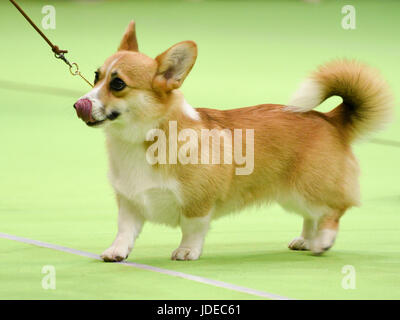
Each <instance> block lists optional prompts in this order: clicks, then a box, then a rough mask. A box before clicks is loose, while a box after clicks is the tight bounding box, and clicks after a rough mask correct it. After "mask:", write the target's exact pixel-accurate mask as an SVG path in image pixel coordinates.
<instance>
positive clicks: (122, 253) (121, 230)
mask: <svg viewBox="0 0 400 320" xmlns="http://www.w3.org/2000/svg"><path fill="white" fill-rule="evenodd" d="M117 199H118V207H119V211H118V233H117V236H116V237H115V240H114V242H113V243H112V245H111V246H110V247H109V248H108V249H107V250H106V251H104V252H103V254H102V255H101V258H102V259H103V260H104V261H106V262H118V261H122V260H124V259H126V258H127V257H128V255H129V253H130V252H131V251H132V248H133V245H134V242H135V240H136V238H137V236H138V235H139V233H140V231H141V230H142V227H143V223H144V218H143V217H142V216H141V215H140V213H139V210H138V209H137V208H135V206H134V205H133V204H132V203H130V202H129V201H128V200H126V199H125V198H123V197H120V196H117Z"/></svg>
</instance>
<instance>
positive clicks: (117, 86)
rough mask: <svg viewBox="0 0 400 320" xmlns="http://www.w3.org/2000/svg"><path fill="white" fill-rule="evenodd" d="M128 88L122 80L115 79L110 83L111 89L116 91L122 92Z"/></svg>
mask: <svg viewBox="0 0 400 320" xmlns="http://www.w3.org/2000/svg"><path fill="white" fill-rule="evenodd" d="M125 87H126V84H125V82H124V81H123V80H121V79H120V78H114V79H112V80H111V82H110V88H111V90H114V91H121V90H123V89H124V88H125Z"/></svg>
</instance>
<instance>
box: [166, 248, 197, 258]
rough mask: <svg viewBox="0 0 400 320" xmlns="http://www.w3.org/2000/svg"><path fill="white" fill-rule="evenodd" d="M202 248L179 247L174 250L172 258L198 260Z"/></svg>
mask: <svg viewBox="0 0 400 320" xmlns="http://www.w3.org/2000/svg"><path fill="white" fill-rule="evenodd" d="M200 254H201V252H200V250H198V249H196V248H181V247H179V248H178V249H176V250H175V251H174V252H172V256H171V259H172V260H197V259H198V258H199V257H200Z"/></svg>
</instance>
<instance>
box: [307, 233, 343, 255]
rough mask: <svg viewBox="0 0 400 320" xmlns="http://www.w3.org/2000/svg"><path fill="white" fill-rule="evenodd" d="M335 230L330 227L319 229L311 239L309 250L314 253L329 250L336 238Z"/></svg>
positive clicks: (318, 253) (319, 253) (317, 253)
mask: <svg viewBox="0 0 400 320" xmlns="http://www.w3.org/2000/svg"><path fill="white" fill-rule="evenodd" d="M336 234H337V231H336V230H331V229H323V230H320V231H319V232H318V234H317V236H316V237H315V239H313V240H312V241H311V248H310V249H311V251H312V253H313V254H314V255H321V254H323V253H324V252H325V251H327V250H329V249H330V248H331V247H332V246H333V244H334V242H335V239H336Z"/></svg>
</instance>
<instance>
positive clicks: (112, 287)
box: [0, 0, 400, 299]
mask: <svg viewBox="0 0 400 320" xmlns="http://www.w3.org/2000/svg"><path fill="white" fill-rule="evenodd" d="M19 4H20V5H21V6H22V7H23V8H24V9H25V10H26V12H27V13H28V14H29V15H30V16H31V17H32V18H33V20H34V21H36V22H37V23H38V24H40V21H41V19H42V17H43V14H42V13H41V9H42V7H43V6H44V5H48V4H52V5H54V6H55V8H56V19H57V26H56V29H55V30H44V31H45V33H46V35H48V37H49V38H50V39H51V40H52V41H53V42H54V43H55V44H57V45H59V46H60V47H61V48H62V49H64V48H66V49H68V50H70V52H69V53H68V55H67V56H68V58H69V59H70V60H71V61H74V62H77V63H78V64H79V66H80V68H81V71H82V72H83V73H84V74H85V75H86V76H88V77H89V78H90V79H92V77H93V72H94V70H95V69H96V68H97V67H99V66H100V65H102V63H103V61H104V60H105V59H106V58H107V57H108V56H109V55H111V54H112V53H113V52H114V51H115V49H116V48H117V46H118V44H119V41H120V38H121V36H122V33H123V31H124V30H125V28H126V25H127V24H128V22H129V21H130V20H131V19H135V21H136V23H137V32H138V41H139V46H140V49H141V51H142V52H144V53H146V54H148V55H149V56H151V57H155V56H156V55H157V54H159V53H161V52H163V51H164V50H165V49H167V48H168V47H170V46H171V45H173V44H174V43H176V42H179V41H182V40H194V41H196V42H197V44H198V47H199V57H198V60H197V63H196V65H195V67H194V68H193V70H192V72H191V74H190V75H189V76H188V78H187V79H186V82H185V84H184V85H183V87H182V90H183V92H184V93H185V96H186V99H187V100H188V102H189V103H190V104H191V105H193V106H195V107H217V108H235V107H242V106H249V105H254V104H259V103H282V104H285V103H287V102H288V100H289V98H290V96H291V94H292V93H293V92H294V91H295V90H296V88H297V86H298V85H299V83H300V82H301V80H302V79H303V78H304V77H306V76H307V74H308V73H309V72H310V71H312V70H314V69H315V68H316V66H317V65H319V64H321V63H323V62H325V61H328V60H330V59H333V58H338V57H348V58H357V59H359V60H362V61H365V62H367V63H369V64H370V65H372V66H374V67H376V68H378V69H380V70H381V72H382V74H383V75H384V77H385V78H386V79H387V80H388V82H389V83H390V85H391V86H392V88H393V91H394V93H395V97H396V101H398V99H399V94H398V92H399V89H400V80H399V66H400V41H399V31H400V2H399V1H366V0H363V1H352V2H351V4H353V5H354V6H355V8H356V19H357V20H356V23H357V24H356V29H355V30H344V29H343V28H342V27H341V19H342V17H343V14H342V13H341V8H342V6H343V5H345V4H348V1H345V2H343V1H321V3H319V4H311V3H304V2H302V1H297V0H296V1H295V0H293V1H162V2H161V1H159V2H155V1H104V2H96V1H88V2H78V1H43V2H42V1H31V0H30V1H27V0H20V1H19ZM0 12H1V13H0V15H1V19H0V30H2V31H1V34H2V36H1V50H0V66H1V69H0V96H1V102H0V139H1V149H0V232H4V233H10V234H14V235H18V236H22V237H27V238H32V239H37V240H41V241H46V242H50V243H55V244H59V245H63V246H67V247H72V248H76V249H80V250H84V251H89V252H94V253H98V254H100V253H101V252H102V251H103V250H104V249H106V248H107V247H108V246H109V245H110V243H111V242H112V240H113V237H114V235H115V233H116V222H117V221H116V218H117V214H116V211H117V209H116V204H115V201H114V195H113V191H112V189H111V187H110V186H109V184H108V182H107V178H106V172H107V159H106V153H105V147H104V136H103V134H102V132H101V130H95V129H91V128H88V127H87V126H85V125H84V123H83V122H82V121H80V120H79V119H78V118H77V117H76V114H75V111H74V110H73V108H72V105H73V103H74V102H75V101H76V100H77V98H79V97H80V95H82V94H84V93H85V92H86V91H88V90H89V87H88V86H87V84H85V83H84V82H83V81H81V80H79V79H78V78H73V77H72V76H71V75H69V72H68V68H67V67H66V66H65V65H64V64H63V63H62V62H59V61H57V60H56V59H54V57H53V56H52V53H51V51H50V49H49V47H48V46H47V45H46V43H45V42H44V41H43V40H42V39H41V38H40V37H39V36H38V35H37V34H36V32H35V31H34V30H33V29H32V28H31V27H30V26H29V25H28V24H27V22H26V21H25V20H24V19H23V17H22V16H21V15H20V14H19V13H18V12H17V11H16V9H15V8H14V7H13V6H12V5H11V4H10V3H8V2H7V1H2V2H1V4H0ZM47 87H52V88H59V89H60V90H59V91H56V90H55V89H52V90H51V88H47ZM339 101H340V99H337V98H333V99H330V100H329V101H327V102H326V103H324V106H322V109H321V110H328V109H330V108H331V107H332V106H334V105H335V104H337V103H338V102H339ZM375 138H379V139H381V140H379V141H381V142H382V141H383V139H385V140H384V141H389V142H390V141H391V144H390V145H389V144H379V143H376V142H377V141H376V140H372V141H371V140H367V141H365V142H363V143H361V144H358V145H356V146H355V147H354V149H355V153H356V155H357V156H358V158H359V159H360V164H361V170H362V177H361V186H362V200H363V205H362V207H360V208H357V209H352V210H350V211H349V212H348V213H347V214H346V215H345V216H344V217H343V219H342V223H341V230H340V233H339V236H338V239H337V242H336V245H335V246H334V247H333V249H332V250H331V251H329V252H327V253H326V254H325V255H324V256H321V257H315V256H312V255H311V254H310V253H308V252H293V251H290V250H288V249H287V244H288V242H289V241H290V240H291V239H292V238H294V237H295V236H298V234H299V233H300V231H301V218H300V217H298V216H295V215H292V214H288V213H285V212H284V211H283V210H282V209H281V208H279V207H278V206H275V205H273V206H270V207H262V208H257V209H248V210H246V211H245V212H242V213H241V214H240V215H234V216H228V217H226V218H224V219H221V220H218V221H216V222H215V223H214V224H213V226H212V229H211V231H210V233H209V235H208V237H207V239H206V245H205V249H204V254H203V256H202V258H201V259H200V260H199V261H195V262H176V261H170V260H169V258H170V254H171V252H172V250H174V249H175V248H176V247H177V245H178V243H179V240H180V231H179V230H178V229H170V228H167V227H164V226H158V225H151V224H147V225H146V226H145V228H144V231H143V233H142V235H141V236H140V238H139V239H138V241H137V243H136V247H135V249H134V251H133V252H132V254H131V256H130V257H129V261H135V262H139V263H145V264H149V265H153V266H157V267H161V268H166V269H171V270H177V271H182V272H186V273H190V274H194V275H199V276H204V277H208V278H211V279H216V280H221V281H225V282H230V283H233V284H237V285H241V286H246V287H249V288H253V289H258V290H263V291H267V292H271V293H275V294H279V295H282V296H286V297H290V298H295V299H397V298H399V297H400V274H399V271H400V251H399V247H400V213H399V212H398V211H399V209H400V192H399V187H398V182H397V179H398V177H399V168H398V163H399V159H400V148H399V146H400V142H397V141H400V123H399V121H397V120H395V121H394V122H393V123H392V124H391V126H390V127H389V128H388V129H387V130H386V131H384V132H382V133H379V134H378V135H377V136H375ZM379 141H378V142H379ZM44 265H53V266H55V268H56V274H57V278H56V279H57V282H56V285H57V288H56V290H44V289H42V286H41V281H42V278H43V276H44V275H43V274H42V273H41V270H42V267H43V266H44ZM345 265H352V266H354V268H355V270H356V289H354V290H345V289H343V288H342V285H341V283H342V279H343V277H344V274H342V272H341V271H342V268H343V266H345ZM0 298H1V299H254V298H257V297H254V296H252V295H248V294H244V293H243V294H242V293H237V292H233V291H230V290H226V289H221V288H216V287H212V286H208V285H203V284H199V283H194V282H191V281H188V280H183V279H179V278H175V277H171V276H167V275H161V274H157V273H153V272H150V271H143V270H139V269H136V268H129V267H126V266H123V265H118V264H106V263H102V262H100V261H96V260H91V259H88V258H84V257H79V256H74V255H70V254H67V253H62V252H57V251H53V250H50V249H44V248H37V247H34V246H31V245H27V244H22V243H17V242H14V241H10V240H4V239H0Z"/></svg>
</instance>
